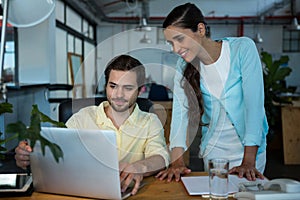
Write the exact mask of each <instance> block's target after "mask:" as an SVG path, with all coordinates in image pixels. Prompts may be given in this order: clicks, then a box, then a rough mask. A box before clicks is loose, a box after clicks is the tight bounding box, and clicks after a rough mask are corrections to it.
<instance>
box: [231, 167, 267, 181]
mask: <svg viewBox="0 0 300 200" xmlns="http://www.w3.org/2000/svg"><path fill="white" fill-rule="evenodd" d="M229 174H237V175H238V176H239V177H240V178H242V177H246V178H247V179H248V180H249V181H255V180H256V178H261V179H264V176H263V175H262V174H261V173H260V172H259V171H258V170H257V169H256V168H255V167H253V166H249V165H246V164H242V165H240V166H237V167H233V168H232V169H230V170H229Z"/></svg>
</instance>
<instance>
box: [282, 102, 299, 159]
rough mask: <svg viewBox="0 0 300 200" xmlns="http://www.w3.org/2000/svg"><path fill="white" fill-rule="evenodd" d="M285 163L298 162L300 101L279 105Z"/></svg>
mask: <svg viewBox="0 0 300 200" xmlns="http://www.w3.org/2000/svg"><path fill="white" fill-rule="evenodd" d="M281 117H282V137H283V151H284V163H285V164H300V102H294V103H293V105H284V106H282V107H281Z"/></svg>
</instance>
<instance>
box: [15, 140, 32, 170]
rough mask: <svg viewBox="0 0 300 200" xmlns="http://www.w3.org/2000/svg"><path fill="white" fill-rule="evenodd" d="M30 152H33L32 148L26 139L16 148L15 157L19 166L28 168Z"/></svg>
mask: <svg viewBox="0 0 300 200" xmlns="http://www.w3.org/2000/svg"><path fill="white" fill-rule="evenodd" d="M30 152H32V149H31V147H30V146H29V145H28V143H27V142H26V141H21V142H19V145H18V146H17V147H16V149H15V153H16V155H15V159H16V164H17V166H18V167H21V168H23V169H26V167H27V166H29V165H30V158H29V155H30Z"/></svg>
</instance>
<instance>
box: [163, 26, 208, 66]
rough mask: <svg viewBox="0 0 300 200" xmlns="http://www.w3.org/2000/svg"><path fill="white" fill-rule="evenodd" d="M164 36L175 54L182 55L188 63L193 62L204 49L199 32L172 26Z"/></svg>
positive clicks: (166, 30) (165, 31)
mask: <svg viewBox="0 0 300 200" xmlns="http://www.w3.org/2000/svg"><path fill="white" fill-rule="evenodd" d="M164 35H165V38H166V40H167V42H168V43H169V44H170V45H171V46H172V48H173V51H174V53H177V54H178V55H180V56H181V57H182V58H183V59H184V60H185V61H186V62H192V61H193V60H194V59H195V58H196V56H198V55H200V53H201V50H202V49H203V48H202V47H201V34H200V32H199V31H196V32H193V31H192V30H191V29H184V28H179V27H175V26H172V25H171V26H168V27H167V28H166V29H165V30H164Z"/></svg>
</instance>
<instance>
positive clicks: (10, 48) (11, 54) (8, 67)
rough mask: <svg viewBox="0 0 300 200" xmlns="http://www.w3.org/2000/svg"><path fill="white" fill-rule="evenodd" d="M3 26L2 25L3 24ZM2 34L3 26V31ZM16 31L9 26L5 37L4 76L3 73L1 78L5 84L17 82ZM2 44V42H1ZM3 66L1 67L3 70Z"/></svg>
mask: <svg viewBox="0 0 300 200" xmlns="http://www.w3.org/2000/svg"><path fill="white" fill-rule="evenodd" d="M1 21H2V20H1ZM1 24H2V23H1ZM0 33H1V34H2V26H1V31H0ZM16 33H17V32H16V29H15V28H13V27H12V26H11V25H10V24H7V27H6V33H5V34H6V35H5V41H6V42H5V46H4V57H3V74H2V73H1V76H2V77H3V81H4V82H17V81H18V80H17V78H18V77H17V76H15V75H16V70H17V66H16V54H15V52H16V49H17V46H16V43H15V41H17V39H16V37H17V34H16ZM0 42H1V41H0ZM1 67H2V66H0V69H1Z"/></svg>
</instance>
